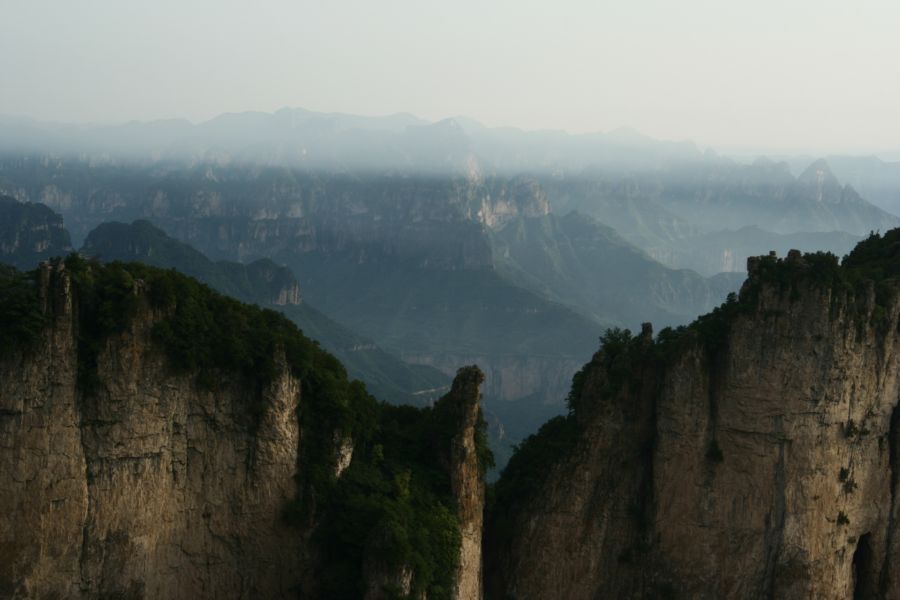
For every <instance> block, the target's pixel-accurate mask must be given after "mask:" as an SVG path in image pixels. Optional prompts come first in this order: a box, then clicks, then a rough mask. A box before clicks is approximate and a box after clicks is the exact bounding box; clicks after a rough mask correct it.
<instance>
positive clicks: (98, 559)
mask: <svg viewBox="0 0 900 600" xmlns="http://www.w3.org/2000/svg"><path fill="white" fill-rule="evenodd" d="M0 325H2V327H0V432H2V436H0V439H2V443H0V490H2V491H0V513H2V514H3V515H4V517H3V518H2V519H0V596H2V597H13V598H54V597H57V598H107V597H115V598H129V599H131V598H134V599H140V598H281V597H290V598H294V597H297V596H298V595H300V596H301V597H304V598H316V597H334V595H333V594H332V593H331V592H332V591H333V590H334V589H336V588H335V586H336V585H340V584H349V585H350V588H349V589H350V597H361V596H363V595H364V591H365V589H377V590H379V593H380V592H381V591H383V590H382V586H380V585H378V582H379V581H388V582H389V583H390V584H394V583H396V582H398V581H399V582H400V583H401V584H402V583H403V582H404V581H405V582H406V585H407V589H406V595H408V596H415V597H417V598H418V597H427V598H430V599H433V600H437V599H439V598H449V597H453V598H471V597H474V596H472V595H471V593H470V591H471V590H476V591H477V590H480V585H481V559H480V532H481V510H482V506H483V499H484V483H483V472H484V466H483V461H484V460H485V452H486V447H485V445H484V441H483V424H482V421H481V419H480V409H479V407H478V399H479V390H478V387H479V385H480V383H481V381H482V379H483V376H481V374H480V372H479V371H478V370H477V369H474V368H470V369H466V370H464V371H461V373H460V375H459V377H458V378H457V381H456V382H455V384H454V387H453V392H451V394H449V395H448V397H447V398H446V399H443V400H441V401H439V402H438V403H437V404H436V407H435V408H434V409H433V410H432V409H417V408H412V407H392V406H389V405H386V404H381V403H378V402H377V401H375V400H374V398H372V397H371V396H369V395H368V394H367V393H366V391H365V388H364V387H363V386H362V385H361V384H359V383H358V382H349V381H348V380H347V378H346V373H345V372H344V370H343V368H342V367H341V365H340V363H338V362H337V361H336V360H335V359H334V358H333V357H331V356H330V355H328V354H326V353H325V352H323V351H321V350H320V349H319V348H318V346H316V345H315V344H314V343H313V342H312V341H310V340H308V339H306V338H304V337H303V336H302V335H301V334H300V333H299V332H298V331H297V330H296V328H294V326H293V325H291V324H290V323H289V322H288V321H287V320H286V319H284V318H283V317H281V316H280V315H277V314H276V313H274V312H272V311H266V310H263V309H259V308H257V307H253V306H247V305H242V304H240V303H238V302H236V301H234V300H231V299H229V298H226V297H223V296H220V295H218V294H216V293H214V292H212V291H211V290H210V289H209V288H206V287H205V286H201V285H199V284H198V283H197V282H196V281H193V280H191V279H189V278H187V277H184V276H181V275H179V274H177V273H174V272H172V271H161V270H158V269H153V268H151V267H146V266H143V265H138V264H124V265H123V264H121V263H116V264H112V265H100V264H99V263H91V262H88V261H85V260H83V259H80V258H78V257H76V256H73V257H70V258H69V259H67V260H66V261H65V262H64V263H63V262H56V263H53V264H44V265H42V267H41V269H40V270H39V271H37V272H34V273H33V274H24V275H23V274H15V273H7V272H6V271H4V272H2V273H0ZM398 422H402V423H403V425H402V426H400V425H398ZM398 427H399V429H398ZM413 432H419V433H418V436H419V437H416V435H417V434H415V433H413ZM397 515H400V517H399V520H392V518H395V517H397ZM336 527H337V528H338V529H337V530H336ZM335 553H336V554H335ZM369 557H377V558H378V560H379V561H381V562H380V563H379V564H381V565H383V566H384V569H382V570H381V571H379V570H378V569H375V570H374V571H373V570H372V569H370V568H367V567H368V565H370V564H371V563H372V560H371V559H370V558H369ZM442 557H447V559H446V560H444V561H441V560H440V559H441V558H442ZM398 565H400V567H399V569H400V574H401V577H400V578H399V580H398V579H397V578H396V577H393V578H391V579H389V580H385V579H384V577H385V573H387V574H388V575H391V574H393V573H396V572H397V569H398ZM335 573H339V575H338V576H339V577H340V578H341V581H340V582H339V583H335V581H334V580H333V579H331V577H332V575H334V574H335ZM379 578H381V579H379ZM389 587H390V589H389V590H388V591H390V592H393V591H396V588H395V587H391V586H389ZM401 587H402V586H401ZM401 591H403V590H402V589H401ZM451 594H452V595H451ZM372 597H381V596H379V595H376V596H372Z"/></svg>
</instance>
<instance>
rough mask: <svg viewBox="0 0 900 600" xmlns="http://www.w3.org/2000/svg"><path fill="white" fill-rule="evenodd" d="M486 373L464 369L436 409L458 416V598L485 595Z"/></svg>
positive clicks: (454, 476) (454, 460) (454, 456)
mask: <svg viewBox="0 0 900 600" xmlns="http://www.w3.org/2000/svg"><path fill="white" fill-rule="evenodd" d="M483 382H484V374H483V373H482V372H481V371H480V370H479V369H478V367H475V366H472V367H466V368H463V369H460V370H459V372H458V373H457V375H456V379H454V380H453V387H452V388H451V389H450V392H449V393H448V394H447V395H446V396H444V397H443V398H442V399H441V400H440V401H439V404H438V405H437V407H436V408H435V410H442V409H443V410H448V411H450V412H451V413H452V414H453V416H454V417H455V418H454V421H455V425H456V432H457V433H456V435H454V436H453V438H452V439H451V441H450V448H449V456H448V463H449V464H448V466H449V469H450V486H451V488H452V490H453V497H454V499H455V500H456V505H457V515H458V517H459V529H460V535H461V537H462V543H461V545H460V548H459V566H458V567H457V575H456V586H455V589H454V590H453V596H452V597H453V598H454V599H455V600H470V599H477V598H481V596H482V561H481V535H482V528H483V522H484V477H483V473H482V468H483V465H481V464H480V460H479V456H478V444H479V442H478V440H477V436H478V434H479V433H478V432H479V423H480V421H481V419H482V416H481V406H480V404H479V399H480V397H481V393H480V387H481V384H482V383H483Z"/></svg>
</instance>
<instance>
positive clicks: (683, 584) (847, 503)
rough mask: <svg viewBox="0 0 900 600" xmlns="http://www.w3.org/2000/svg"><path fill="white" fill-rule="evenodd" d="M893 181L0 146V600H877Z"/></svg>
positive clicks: (897, 244)
mask: <svg viewBox="0 0 900 600" xmlns="http://www.w3.org/2000/svg"><path fill="white" fill-rule="evenodd" d="M898 214H900V163H896V162H890V161H884V160H881V159H879V158H875V157H858V156H850V155H830V156H825V157H813V156H804V155H791V156H788V157H776V158H766V157H754V158H752V159H747V158H743V157H739V156H729V155H727V154H720V153H716V152H713V151H712V150H701V149H699V148H698V147H697V146H696V145H694V144H693V143H690V142H669V141H661V140H656V139H654V138H652V137H648V136H645V135H642V134H640V133H638V132H636V131H634V130H630V129H620V130H615V131H612V132H610V133H606V134H567V133H563V132H558V131H526V130H519V129H513V128H491V127H486V126H484V125H482V124H480V123H478V122H476V121H474V120H471V119H466V118H453V119H445V120H440V121H436V122H430V121H426V120H422V119H419V118H417V117H414V116H412V115H409V114H405V113H403V114H396V115H391V116H386V117H362V116H356V115H349V114H341V113H319V112H313V111H308V110H303V109H282V110H279V111H277V112H274V113H262V112H247V113H228V114H223V115H221V116H219V117H216V118H213V119H211V120H208V121H204V122H201V123H199V124H191V123H190V122H187V121H182V120H163V121H146V122H131V123H128V124H125V125H97V126H78V127H76V126H68V125H60V124H54V123H45V122H41V121H36V120H31V119H26V118H13V117H2V118H0V263H2V265H0V490H2V492H0V511H2V514H3V515H4V516H3V518H2V520H0V597H4V598H5V597H10V598H129V599H130V598H135V599H137V598H140V599H144V598H146V599H150V598H185V599H187V598H365V599H367V600H377V599H381V598H384V599H388V598H416V599H424V598H427V599H429V600H437V599H440V598H454V599H481V598H488V599H496V600H503V599H509V598H516V599H522V600H526V599H536V598H566V599H569V598H571V599H577V598H585V599H587V598H763V597H765V598H808V597H815V598H835V599H836V598H892V597H898V596H900V563H898V562H897V561H898V560H900V531H898V529H897V528H898V526H897V522H896V519H895V516H896V514H897V511H900V495H898V494H897V489H896V488H897V481H898V471H897V469H898V468H900V467H898V461H900V410H898V400H900V378H898V373H900V335H898V333H900V297H898V295H897V289H898V283H900V217H898V216H897V215H898Z"/></svg>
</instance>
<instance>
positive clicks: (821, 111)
mask: <svg viewBox="0 0 900 600" xmlns="http://www.w3.org/2000/svg"><path fill="white" fill-rule="evenodd" d="M0 14H2V19H0V114H5V115H19V116H30V117H33V118H37V119H40V120H52V121H63V122H95V123H115V122H124V121H128V120H132V119H137V120H152V119H159V118H173V117H181V118H187V119H189V120H192V121H194V122H197V121H201V120H205V119H208V118H211V117H213V116H215V115H217V114H220V113H223V112H239V111H246V110H262V111H274V110H277V109H278V108H281V107H285V106H290V107H303V108H307V109H311V110H318V111H328V112H332V111H336V112H348V113H355V114H364V115H383V114H391V113H396V112H410V113H413V114H416V115H418V116H420V117H423V118H426V119H429V120H437V119H441V118H445V117H448V116H455V115H466V116H469V117H471V118H474V119H477V120H479V121H481V122H483V123H485V124H487V125H489V126H516V127H521V128H524V129H565V130H568V131H570V132H573V133H575V132H588V131H608V130H611V129H615V128H618V127H622V126H629V127H633V128H636V129H638V130H639V131H642V132H643V133H646V134H648V135H651V136H654V137H657V138H661V139H673V140H682V139H691V140H694V141H695V142H697V143H699V144H701V145H707V146H713V147H716V148H717V149H723V150H732V151H735V152H741V151H747V152H752V151H765V152H770V153H773V152H784V153H787V152H812V153H815V154H822V153H827V152H852V153H869V152H897V151H900V35H898V34H897V32H898V31H900V2H896V1H894V0H891V1H887V0H877V1H876V0H853V1H850V0H841V1H839V2H835V1H832V0H818V1H814V2H813V1H806V0H803V1H799V0H794V1H792V0H778V1H773V0H753V1H749V0H742V1H735V0H678V1H676V0H669V1H663V0H627V1H625V0H621V1H618V2H608V1H604V0H593V1H586V2H580V1H571V0H570V1H565V0H556V1H554V2H548V1H543V2H532V1H530V0H514V1H506V0H495V1H491V0H478V1H471V0H453V1H449V0H444V1H442V2H434V1H431V0H402V1H401V0H377V1H376V0H320V1H319V2H309V1H306V0H290V1H287V0H285V1H282V0H255V1H253V2H249V1H247V2H238V1H232V0H178V1H172V0H155V1H153V2H148V1H140V2H138V1H133V0H106V1H101V0H78V1H77V2H76V1H71V0H57V1H48V0H0Z"/></svg>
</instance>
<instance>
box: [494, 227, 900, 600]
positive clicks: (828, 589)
mask: <svg viewBox="0 0 900 600" xmlns="http://www.w3.org/2000/svg"><path fill="white" fill-rule="evenodd" d="M896 233H897V232H896V231H895V232H892V233H891V234H888V235H889V236H891V235H892V234H894V235H893V238H894V239H892V240H888V239H887V237H886V238H885V240H884V241H885V243H884V244H882V245H881V246H879V244H880V241H879V240H876V243H874V244H871V245H870V247H869V248H864V249H863V250H862V251H859V249H858V250H857V251H855V254H857V258H856V259H855V260H852V262H853V264H854V267H860V268H859V270H857V271H855V272H854V271H852V270H851V269H850V268H848V266H847V265H848V262H847V261H846V260H845V263H844V266H842V267H837V265H836V264H835V263H832V262H831V261H832V260H833V259H828V258H827V257H824V256H823V255H808V256H806V257H802V256H800V254H799V253H796V252H795V253H791V254H790V255H789V257H788V258H787V259H785V260H783V261H782V260H777V259H775V258H774V257H765V258H762V259H757V260H755V261H752V262H751V263H750V264H749V265H748V270H749V271H750V279H749V280H748V282H747V284H745V286H744V288H743V290H742V292H741V297H740V300H737V299H733V300H732V301H731V302H729V303H727V304H726V305H724V306H723V307H722V308H720V309H719V310H717V311H716V312H714V313H712V314H711V315H709V316H707V317H704V318H701V319H700V320H699V321H698V322H697V323H696V324H695V325H693V326H692V327H691V328H689V329H687V330H683V331H675V332H672V331H666V332H665V333H661V334H660V338H659V339H658V340H656V341H654V340H653V338H652V334H651V332H650V329H649V327H648V328H645V331H644V332H643V334H642V335H640V336H637V337H635V338H632V339H629V338H628V336H625V335H621V334H620V335H617V336H616V335H614V336H612V337H610V338H607V340H606V344H605V346H604V348H603V349H601V351H600V352H598V353H597V354H596V355H595V356H594V358H593V360H592V361H591V362H590V363H589V364H588V365H586V366H585V369H584V370H583V371H582V372H581V373H580V374H579V375H578V376H576V378H575V380H574V383H573V391H572V395H571V396H570V405H571V406H572V408H573V411H574V412H573V414H571V415H570V416H569V417H568V419H563V418H560V419H559V420H558V421H556V422H554V423H552V425H553V426H552V427H547V428H545V430H544V431H542V433H541V434H540V435H538V436H537V438H535V439H533V440H531V441H530V442H529V443H526V447H527V448H526V450H528V451H529V452H530V454H529V455H528V456H530V457H531V460H532V462H533V463H534V466H532V467H531V468H530V470H529V467H528V465H525V466H522V465H517V464H516V459H515V457H514V459H513V461H511V462H510V469H511V472H510V473H505V474H504V477H503V479H501V482H500V485H499V486H498V501H499V500H501V495H503V494H505V496H503V498H502V499H505V500H506V501H507V502H508V503H507V504H505V505H500V506H497V507H496V508H495V510H494V512H493V514H492V516H491V519H490V520H491V525H490V526H489V529H488V533H487V540H488V550H487V553H488V556H487V565H488V572H489V580H490V585H489V589H490V591H491V592H492V597H495V598H519V599H535V598H570V599H578V598H598V597H602V598H647V597H670V598H676V597H677V598H834V599H838V598H851V597H856V598H895V597H898V596H900V576H898V573H900V568H898V558H900V554H898V550H900V532H898V530H897V518H896V517H897V515H898V511H900V499H898V494H897V481H898V472H900V471H898V469H900V466H898V465H900V462H898V461H900V451H898V448H900V409H898V399H900V379H898V374H900V335H898V326H900V301H898V299H897V294H896V292H892V291H891V289H892V286H893V283H891V281H889V280H886V279H882V280H878V279H877V278H876V279H875V280H874V281H873V280H871V279H869V280H868V281H867V280H866V279H867V277H862V276H861V274H871V273H873V272H875V271H873V270H867V269H871V268H873V265H871V264H865V261H866V260H867V257H872V256H879V253H881V252H884V253H885V255H882V256H880V257H879V258H878V260H882V258H884V256H886V255H890V257H889V258H887V259H885V261H884V262H881V263H879V264H878V265H877V267H878V268H879V269H883V271H882V272H883V273H885V274H888V273H889V272H893V273H896V272H897V268H896V267H897V261H898V260H900V257H898V256H895V255H896V243H893V246H892V245H891V243H888V242H896V239H895V238H896V235H895V234H896ZM860 248H862V245H861V246H860ZM891 253H893V254H892V255H891ZM853 257H854V255H853V254H851V259H853ZM888 261H893V262H888ZM890 265H893V266H890ZM554 452H555V453H556V454H555V455H553V454H552V453H554ZM542 453H543V454H542ZM551 455H552V456H555V458H552V457H551V458H550V459H548V462H547V463H541V462H540V461H539V460H537V459H539V458H540V457H541V456H551ZM548 464H549V466H547V465H548ZM536 469H543V470H544V472H537V471H536ZM535 481H536V482H537V483H534V482H535ZM528 485H531V486H532V487H530V488H529V487H528ZM504 486H505V489H504ZM517 490H526V491H527V493H523V494H522V495H521V496H520V497H518V498H515V497H514V495H513V494H512V492H514V491H517ZM511 497H513V500H510V498H511Z"/></svg>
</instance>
